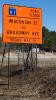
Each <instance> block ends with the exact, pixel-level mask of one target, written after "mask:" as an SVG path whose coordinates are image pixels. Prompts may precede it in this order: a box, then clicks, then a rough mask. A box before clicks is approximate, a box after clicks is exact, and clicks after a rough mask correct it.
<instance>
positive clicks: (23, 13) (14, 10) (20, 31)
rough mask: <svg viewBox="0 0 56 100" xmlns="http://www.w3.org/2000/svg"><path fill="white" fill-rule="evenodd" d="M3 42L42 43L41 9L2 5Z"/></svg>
mask: <svg viewBox="0 0 56 100" xmlns="http://www.w3.org/2000/svg"><path fill="white" fill-rule="evenodd" d="M2 32H3V42H4V43H29V44H42V9H41V8H30V7H25V6H15V5H7V4H4V5H3V30H2Z"/></svg>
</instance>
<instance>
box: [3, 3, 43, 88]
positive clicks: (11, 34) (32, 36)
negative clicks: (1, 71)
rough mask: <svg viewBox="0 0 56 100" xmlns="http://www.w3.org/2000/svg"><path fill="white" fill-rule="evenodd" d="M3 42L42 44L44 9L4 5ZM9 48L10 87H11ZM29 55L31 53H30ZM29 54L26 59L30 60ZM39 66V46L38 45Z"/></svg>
mask: <svg viewBox="0 0 56 100" xmlns="http://www.w3.org/2000/svg"><path fill="white" fill-rule="evenodd" d="M2 21H3V29H2V33H3V43H21V44H42V9H41V8H31V7H25V6H15V5H8V4H4V5H3V20H2ZM9 51H10V50H9V49H8V88H9V76H10V75H9ZM28 56H29V54H28ZM28 56H27V59H26V61H27V60H28ZM31 56H32V55H31ZM36 66H37V46H36Z"/></svg>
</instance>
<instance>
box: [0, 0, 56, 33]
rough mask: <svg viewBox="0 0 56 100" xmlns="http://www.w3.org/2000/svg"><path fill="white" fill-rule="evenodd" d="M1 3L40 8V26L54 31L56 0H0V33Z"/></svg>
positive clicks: (0, 27)
mask: <svg viewBox="0 0 56 100" xmlns="http://www.w3.org/2000/svg"><path fill="white" fill-rule="evenodd" d="M3 4H12V5H20V6H28V7H36V8H42V26H45V27H47V28H48V29H49V30H50V31H56V0H0V33H2V5H3Z"/></svg>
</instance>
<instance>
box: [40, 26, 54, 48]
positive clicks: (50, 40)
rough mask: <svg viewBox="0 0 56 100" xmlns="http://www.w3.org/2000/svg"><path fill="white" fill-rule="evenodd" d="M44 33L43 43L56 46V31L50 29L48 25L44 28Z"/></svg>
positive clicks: (50, 46) (51, 46)
mask: <svg viewBox="0 0 56 100" xmlns="http://www.w3.org/2000/svg"><path fill="white" fill-rule="evenodd" d="M42 33H43V44H45V46H46V47H49V48H53V47H54V48H55V47H56V32H55V31H49V30H48V29H47V28H46V27H43V28H42Z"/></svg>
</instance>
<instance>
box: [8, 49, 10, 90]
mask: <svg viewBox="0 0 56 100" xmlns="http://www.w3.org/2000/svg"><path fill="white" fill-rule="evenodd" d="M9 56H10V47H8V88H9V80H10V68H9V60H10V58H9Z"/></svg>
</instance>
